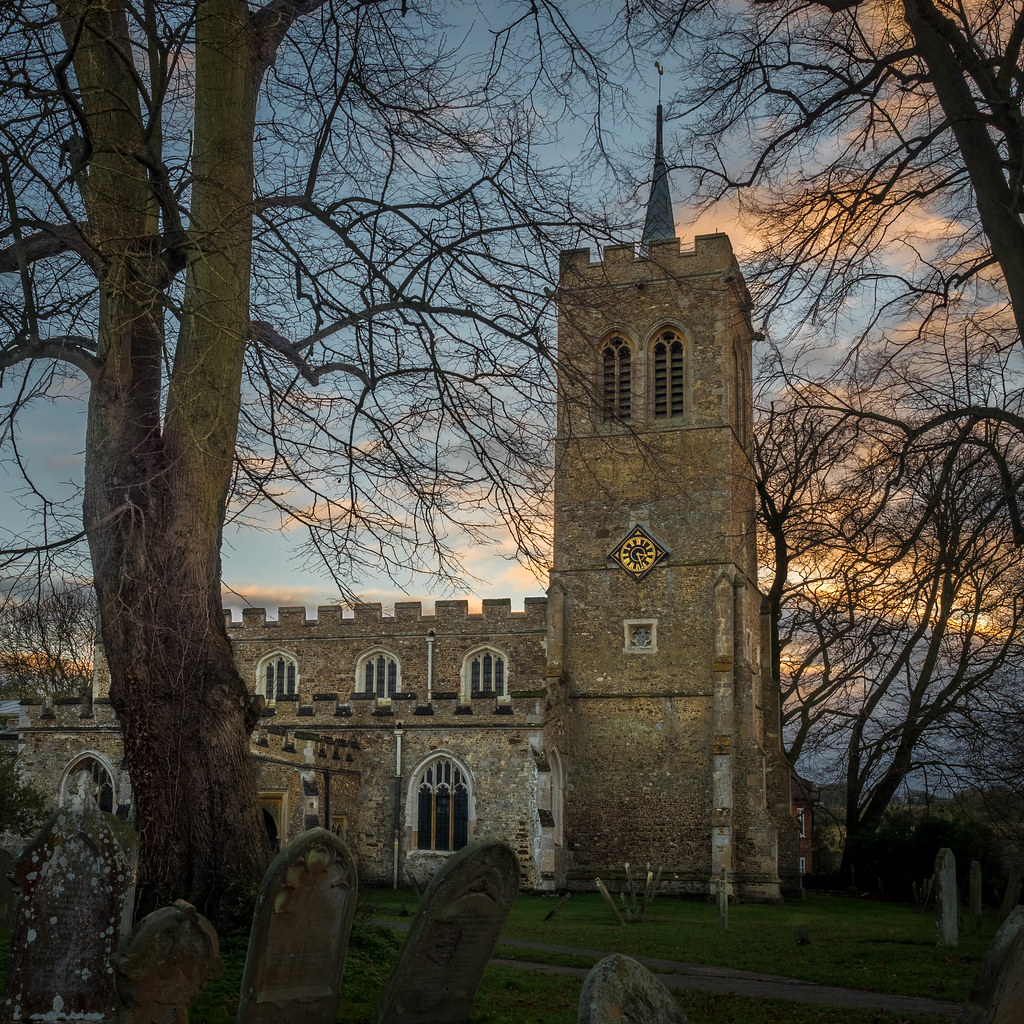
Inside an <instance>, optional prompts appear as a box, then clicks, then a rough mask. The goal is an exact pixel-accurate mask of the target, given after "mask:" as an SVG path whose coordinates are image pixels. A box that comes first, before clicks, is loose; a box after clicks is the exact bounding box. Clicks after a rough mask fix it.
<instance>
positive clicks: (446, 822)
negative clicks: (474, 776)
mask: <svg viewBox="0 0 1024 1024" xmlns="http://www.w3.org/2000/svg"><path fill="white" fill-rule="evenodd" d="M468 842H469V780H468V778H467V777H466V773H465V770H464V769H463V768H461V767H460V766H459V765H457V764H456V763H455V762H454V761H451V760H449V759H448V758H446V757H441V758H437V759H436V760H434V761H431V762H430V763H429V764H428V765H427V766H426V768H424V769H423V770H422V771H421V772H420V774H419V776H418V778H417V780H416V849H417V850H461V849H462V847H463V846H465V845H466V843H468Z"/></svg>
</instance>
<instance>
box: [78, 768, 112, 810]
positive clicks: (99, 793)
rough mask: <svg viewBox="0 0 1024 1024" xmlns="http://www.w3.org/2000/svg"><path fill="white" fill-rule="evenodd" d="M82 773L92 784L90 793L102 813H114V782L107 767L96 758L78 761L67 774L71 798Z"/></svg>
mask: <svg viewBox="0 0 1024 1024" xmlns="http://www.w3.org/2000/svg"><path fill="white" fill-rule="evenodd" d="M80 772H85V773H86V774H87V775H88V776H89V778H90V780H91V783H90V785H89V792H90V794H91V795H92V796H93V797H94V799H95V800H96V806H97V807H99V809H100V810H101V811H107V812H109V813H113V810H114V782H113V779H111V777H110V772H108V771H107V769H106V767H105V765H103V763H102V762H100V761H98V760H97V759H96V758H95V757H83V758H81V759H80V760H78V761H76V762H75V763H74V764H73V765H72V766H71V767H70V768H69V769H68V772H67V779H68V781H67V793H68V796H70V795H71V794H72V793H73V792H74V789H75V781H76V778H77V776H78V774H79V773H80Z"/></svg>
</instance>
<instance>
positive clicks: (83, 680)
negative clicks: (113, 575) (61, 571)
mask: <svg viewBox="0 0 1024 1024" xmlns="http://www.w3.org/2000/svg"><path fill="white" fill-rule="evenodd" d="M95 642H96V598H95V595H94V593H93V591H92V588H91V587H86V586H81V585H78V586H73V585H62V586H59V587H58V588H57V589H55V590H52V591H50V592H49V593H45V592H44V593H41V594H37V595H35V596H32V597H29V598H27V599H26V598H21V599H19V597H18V596H17V595H9V596H8V597H7V599H6V600H5V601H4V602H3V604H2V605H0V694H2V695H3V696H5V697H16V698H22V699H23V698H26V697H43V698H44V699H49V700H53V699H54V698H55V697H78V696H81V695H82V694H84V693H87V692H88V691H89V690H90V689H91V687H92V667H93V666H92V656H93V645H94V644H95Z"/></svg>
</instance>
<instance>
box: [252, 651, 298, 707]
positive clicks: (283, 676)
mask: <svg viewBox="0 0 1024 1024" xmlns="http://www.w3.org/2000/svg"><path fill="white" fill-rule="evenodd" d="M256 680H257V683H256V686H257V692H262V693H263V695H264V696H265V697H266V698H267V703H268V704H273V703H274V701H275V700H278V699H283V698H286V697H294V696H295V695H296V694H297V693H298V692H299V663H298V661H297V660H296V659H295V657H294V656H293V655H291V654H288V653H286V652H285V651H275V652H274V653H273V654H268V655H267V656H266V657H265V658H262V659H261V660H260V663H259V665H258V666H257V668H256Z"/></svg>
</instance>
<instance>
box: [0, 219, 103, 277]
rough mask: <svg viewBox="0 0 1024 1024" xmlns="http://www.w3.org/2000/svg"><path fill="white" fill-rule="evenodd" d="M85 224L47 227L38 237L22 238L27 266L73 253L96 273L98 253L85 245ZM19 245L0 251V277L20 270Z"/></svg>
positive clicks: (38, 233)
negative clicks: (83, 229) (83, 230)
mask: <svg viewBox="0 0 1024 1024" xmlns="http://www.w3.org/2000/svg"><path fill="white" fill-rule="evenodd" d="M83 226H84V225H82V224H45V225H42V226H41V228H40V230H38V231H37V232H35V234H32V235H29V236H28V237H27V238H25V239H22V242H21V255H22V257H23V258H24V260H25V262H26V263H35V262H37V261H39V260H46V259H50V258H51V257H53V256H60V255H61V254H62V253H65V252H73V253H75V255H76V256H79V257H80V258H81V259H82V261H83V262H84V263H85V264H86V265H87V266H88V267H89V269H90V270H92V271H93V272H94V273H95V272H96V270H97V264H96V254H95V252H93V250H92V248H91V246H90V245H89V244H88V243H87V242H86V240H85V238H84V236H83V234H82V228H83ZM18 255H19V254H18V245H17V243H14V244H12V245H8V246H5V247H4V248H3V249H0V274H13V273H16V272H17V271H18V267H19V263H18Z"/></svg>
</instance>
